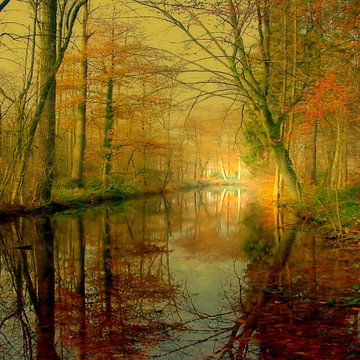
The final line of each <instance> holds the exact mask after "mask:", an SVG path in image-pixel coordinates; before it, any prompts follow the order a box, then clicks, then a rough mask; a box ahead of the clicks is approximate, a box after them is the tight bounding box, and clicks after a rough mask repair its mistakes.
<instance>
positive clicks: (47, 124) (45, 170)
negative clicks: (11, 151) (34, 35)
mask: <svg viewBox="0 0 360 360" xmlns="http://www.w3.org/2000/svg"><path fill="white" fill-rule="evenodd" d="M56 10H57V0H43V6H42V31H41V35H40V39H41V55H40V81H41V84H42V86H43V85H44V84H45V83H46V82H47V81H48V77H49V74H51V73H52V72H53V69H54V67H55V63H56ZM55 120H56V81H55V74H53V75H52V77H51V80H50V86H49V92H48V95H47V99H46V102H45V106H44V109H43V113H42V118H41V121H40V139H41V140H40V141H41V151H40V154H39V155H40V156H39V160H40V161H39V162H40V169H41V171H42V172H41V173H40V177H39V180H38V183H37V188H36V191H35V197H34V200H35V202H37V203H41V204H42V203H46V202H48V201H49V200H50V198H51V188H52V184H53V180H54V170H55V169H54V164H55Z"/></svg>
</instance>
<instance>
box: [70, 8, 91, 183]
mask: <svg viewBox="0 0 360 360" xmlns="http://www.w3.org/2000/svg"><path fill="white" fill-rule="evenodd" d="M88 18H89V3H87V4H85V6H84V15H83V24H82V55H81V85H80V92H81V102H80V103H79V108H78V113H79V117H78V119H77V121H76V132H75V134H76V135H75V149H74V155H73V165H72V171H71V177H72V180H73V182H74V184H75V185H76V186H78V187H81V186H83V178H84V158H85V148H86V107H87V87H88V86H87V79H88V60H87V47H88V46H87V44H88V38H89V35H88V31H87V24H88Z"/></svg>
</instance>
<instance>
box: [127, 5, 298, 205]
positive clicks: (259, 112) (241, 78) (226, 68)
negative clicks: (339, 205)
mask: <svg viewBox="0 0 360 360" xmlns="http://www.w3.org/2000/svg"><path fill="white" fill-rule="evenodd" d="M134 1H135V2H136V3H138V4H141V5H144V6H147V7H149V8H151V9H153V10H154V11H156V12H157V13H158V14H160V15H161V16H162V18H164V19H165V20H166V21H167V22H169V23H170V24H172V25H175V26H176V27H177V28H179V29H180V30H181V31H182V32H183V33H185V35H186V36H187V37H188V38H190V40H191V42H192V43H193V45H194V46H195V47H196V48H197V49H198V50H199V51H200V52H201V53H202V55H203V56H202V59H203V58H204V57H205V56H204V55H206V58H207V59H208V58H211V59H212V61H213V62H214V63H215V64H217V68H215V67H214V68H211V67H210V66H209V65H208V60H207V61H203V60H201V58H200V57H198V58H197V59H195V60H193V59H191V58H183V60H185V61H186V62H187V63H188V65H189V66H190V67H192V68H193V69H196V70H197V71H201V72H206V73H208V74H211V78H210V79H209V83H210V84H213V85H214V86H215V87H216V89H215V90H213V91H210V90H206V89H205V90H204V88H202V89H201V92H202V94H203V96H209V94H211V93H212V92H213V93H217V95H219V96H222V97H225V98H230V99H234V98H241V102H243V103H244V104H246V106H247V108H248V109H249V111H250V112H251V114H252V116H251V119H249V121H252V122H255V123H256V124H258V127H260V128H261V129H262V131H263V134H264V136H265V139H266V144H267V146H268V147H269V148H270V149H271V151H272V153H273V156H274V159H275V162H276V164H277V166H278V168H279V171H280V173H281V175H282V177H283V179H284V182H285V184H286V190H287V192H288V194H289V195H290V196H291V197H292V198H294V199H298V198H301V186H300V183H299V180H298V177H297V174H296V172H295V170H294V167H293V164H292V161H291V159H290V156H289V152H288V150H287V148H286V144H285V142H284V139H283V138H282V136H281V127H282V124H283V123H284V122H285V121H286V120H287V118H288V115H289V111H290V109H291V106H290V107H288V108H286V109H281V106H280V99H279V97H277V94H275V93H274V92H272V91H271V90H272V89H271V86H270V80H271V75H272V54H271V26H272V24H273V23H272V20H273V18H272V17H271V12H272V10H273V7H272V6H271V4H270V1H269V0H257V1H251V0H248V1H246V2H244V1H238V0H235V1H234V0H228V1H227V2H226V3H225V2H219V1H215V0H214V1H208V2H203V1H195V2H193V1H192V2H189V1H186V0H177V1H175V2H172V3H171V4H167V3H166V2H163V1H151V0H134ZM214 9H215V10H214ZM210 18H211V20H209V19H210ZM254 36H256V39H255V40H252V39H253V38H254ZM218 69H220V70H218ZM203 84H204V82H197V83H194V84H189V86H191V87H193V88H194V87H195V88H197V86H199V85H203ZM204 86H205V85H204Z"/></svg>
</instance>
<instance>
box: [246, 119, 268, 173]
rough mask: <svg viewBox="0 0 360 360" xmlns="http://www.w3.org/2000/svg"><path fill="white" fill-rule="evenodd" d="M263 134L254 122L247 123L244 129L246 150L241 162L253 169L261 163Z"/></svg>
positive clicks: (263, 146)
mask: <svg viewBox="0 0 360 360" xmlns="http://www.w3.org/2000/svg"><path fill="white" fill-rule="evenodd" d="M263 139H264V134H263V132H262V131H261V130H260V129H259V127H256V126H255V124H254V123H251V124H248V125H247V126H246V130H245V141H246V145H247V151H246V152H245V153H244V154H243V157H242V160H243V162H244V163H245V164H246V165H248V166H251V167H252V168H253V169H254V168H256V167H257V166H259V165H261V162H262V156H263V152H264V148H265V145H264V141H263Z"/></svg>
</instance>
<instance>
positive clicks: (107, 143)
mask: <svg viewBox="0 0 360 360" xmlns="http://www.w3.org/2000/svg"><path fill="white" fill-rule="evenodd" d="M113 89H114V83H113V80H112V79H109V80H108V82H107V91H106V108H105V130H104V142H103V150H104V161H103V171H102V179H103V182H104V185H105V186H107V185H108V184H109V177H110V174H111V155H112V149H111V143H112V129H113V124H114V109H113Z"/></svg>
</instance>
